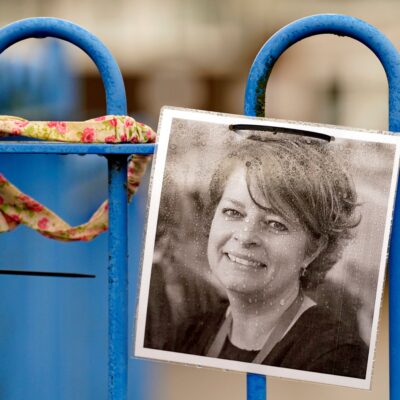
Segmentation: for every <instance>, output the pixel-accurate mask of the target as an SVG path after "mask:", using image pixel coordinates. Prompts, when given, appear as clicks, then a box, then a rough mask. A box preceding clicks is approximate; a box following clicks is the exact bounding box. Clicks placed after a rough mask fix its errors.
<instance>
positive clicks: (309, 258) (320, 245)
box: [304, 235, 328, 269]
mask: <svg viewBox="0 0 400 400" xmlns="http://www.w3.org/2000/svg"><path fill="white" fill-rule="evenodd" d="M327 245H328V238H327V236H325V235H323V236H321V237H320V238H319V239H318V240H317V247H316V248H315V245H314V246H313V247H314V248H313V251H311V252H310V254H308V255H306V258H305V260H304V269H306V268H307V267H308V266H309V265H310V264H311V263H312V262H313V261H314V260H315V259H316V258H317V257H318V256H319V255H320V254H321V252H322V251H324V250H325V249H326V246H327ZM310 247H311V246H310Z"/></svg>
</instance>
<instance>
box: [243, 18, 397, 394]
mask: <svg viewBox="0 0 400 400" xmlns="http://www.w3.org/2000/svg"><path fill="white" fill-rule="evenodd" d="M323 33H331V34H335V35H339V36H349V37H351V38H353V39H356V40H358V41H360V42H361V43H363V44H365V45H366V46H367V47H368V48H369V49H371V50H372V51H373V52H374V53H375V55H376V56H377V57H378V58H379V60H380V62H381V63H382V65H383V68H384V69H385V72H386V76H387V80H388V83H389V129H390V130H391V131H393V132H399V131H400V54H399V53H398V52H397V50H396V48H395V47H394V46H393V44H392V43H391V42H390V40H389V39H388V38H387V37H386V36H385V35H383V34H382V33H381V32H380V31H379V30H377V29H376V28H374V27H373V26H371V25H369V24H367V23H366V22H364V21H361V20H359V19H356V18H353V17H350V16H347V15H336V14H321V15H313V16H310V17H306V18H303V19H300V20H298V21H295V22H293V23H291V24H289V25H287V26H286V27H284V28H282V29H281V30H280V31H278V32H277V33H276V34H275V35H273V36H272V37H271V38H270V39H269V40H268V41H267V42H266V43H265V45H264V46H263V47H262V48H261V50H260V52H259V53H258V55H257V57H256V58H255V60H254V62H253V65H252V67H251V70H250V73H249V76H248V81H247V88H246V95H245V107H244V112H245V114H246V115H252V116H264V114H265V93H266V86H267V82H268V78H269V76H270V73H271V70H272V68H273V66H274V64H275V62H276V61H277V59H278V58H279V57H280V55H281V54H282V53H283V52H284V51H285V50H286V49H288V48H289V47H290V46H292V45H293V44H295V43H297V42H298V41H300V40H302V39H304V38H307V37H310V36H314V35H319V34H323ZM399 236H400V196H399V191H398V192H397V196H396V205H395V214H394V220H393V231H392V237H391V244H390V259H389V261H390V268H389V305H390V310H389V320H390V332H389V333H390V396H391V399H396V400H397V399H400V381H399V379H398V377H399V376H400V307H399V306H400V287H399V284H400V270H399V267H398V266H399V264H400V249H399V246H396V245H395V244H396V243H398V242H399V240H400V237H399ZM247 382H248V392H247V398H248V400H259V399H261V398H265V396H266V379H265V378H264V377H261V376H257V375H250V374H249V375H248V378H247ZM262 383H263V384H262Z"/></svg>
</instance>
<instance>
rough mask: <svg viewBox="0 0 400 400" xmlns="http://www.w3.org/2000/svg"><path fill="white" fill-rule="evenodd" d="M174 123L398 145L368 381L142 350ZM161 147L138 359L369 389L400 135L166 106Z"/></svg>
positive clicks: (145, 259)
mask: <svg viewBox="0 0 400 400" xmlns="http://www.w3.org/2000/svg"><path fill="white" fill-rule="evenodd" d="M174 119H183V120H191V121H199V122H208V123H215V124H218V125H227V126H228V125H234V124H244V123H248V124H251V123H253V124H255V123H256V124H257V125H267V126H276V127H284V128H292V129H300V130H303V131H307V129H309V130H310V131H312V132H318V133H321V134H325V135H329V136H334V137H336V138H342V139H349V140H355V141H365V142H378V143H390V144H394V145H395V156H394V160H393V172H392V177H391V183H390V191H389V199H388V208H387V214H386V220H385V231H384V237H383V245H382V251H381V257H380V266H379V274H378V282H377V289H376V298H375V309H374V316H373V320H372V333H371V340H370V347H369V355H368V364H367V370H366V378H365V379H358V378H351V377H344V376H338V375H329V374H324V373H317V372H309V371H302V370H295V369H289V368H283V367H273V366H268V365H260V364H251V363H247V362H240V361H234V360H224V359H219V358H211V357H206V356H198V355H191V354H184V353H178V352H170V351H165V350H157V349H151V348H146V347H144V340H145V327H146V318H147V309H148V301H149V289H150V278H151V272H152V262H153V253H154V246H155V238H156V228H157V220H158V213H159V205H160V199H161V189H162V184H163V178H164V171H165V163H166V158H167V152H168V143H169V138H170V132H171V127H172V122H173V120H174ZM158 134H159V142H158V145H157V148H156V152H155V161H154V162H155V165H154V166H153V176H152V184H151V197H150V202H149V213H148V220H147V230H146V235H145V241H144V243H145V245H144V251H143V257H142V270H141V279H140V294H139V300H138V305H137V310H136V334H135V338H134V339H135V340H134V356H135V357H142V358H149V359H153V360H159V361H168V362H176V363H183V364H191V365H195V366H204V367H213V368H219V369H224V370H232V371H238V372H247V373H256V374H263V375H268V376H274V377H281V378H289V379H299V380H303V381H311V382H318V383H326V384H334V385H340V386H346V387H353V388H359V389H370V386H371V377H372V367H373V361H374V355H375V347H376V336H377V330H378V319H379V311H380V307H381V301H382V297H383V289H384V279H385V269H386V268H385V267H386V262H387V255H388V251H389V239H390V232H391V225H392V215H393V211H394V200H395V193H396V186H397V179H398V170H399V158H400V136H399V137H396V135H392V134H389V133H387V132H386V133H385V132H377V131H368V130H359V129H352V128H345V127H337V126H333V125H332V126H327V125H320V124H312V123H304V122H294V121H286V120H276V119H268V118H256V117H248V116H241V115H232V114H222V113H216V112H208V111H199V110H190V109H183V108H176V107H163V109H162V110H161V114H160V122H159V129H158Z"/></svg>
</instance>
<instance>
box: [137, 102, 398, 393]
mask: <svg viewBox="0 0 400 400" xmlns="http://www.w3.org/2000/svg"><path fill="white" fill-rule="evenodd" d="M158 133H159V141H158V147H157V151H156V155H155V159H154V161H153V171H152V178H151V189H150V190H151V194H150V201H149V205H148V221H147V230H146V235H145V242H144V252H143V257H142V275H141V282H140V296H139V301H138V307H137V312H136V335H135V343H134V351H133V353H134V355H135V356H137V357H144V358H149V359H153V360H160V361H169V362H177V363H184V364H191V365H196V366H206V367H213V368H221V369H225V370H232V371H241V372H250V373H259V374H264V375H270V376H276V377H283V378H290V379H301V380H306V381H313V382H319V383H328V384H337V385H342V386H348V387H355V388H360V389H369V388H370V383H371V374H372V369H373V360H374V351H375V344H376V337H377V333H378V323H379V311H380V306H381V300H382V293H383V288H384V281H385V269H386V262H387V252H388V245H389V239H390V229H391V220H392V212H393V206H394V197H395V191H396V185H397V177H398V176H397V175H398V164H399V145H398V143H399V139H397V138H396V137H395V136H393V135H390V134H388V133H383V132H373V131H365V130H355V129H350V128H342V127H333V126H327V125H325V126H324V125H319V124H310V123H300V122H290V121H280V120H272V119H265V118H254V117H244V116H238V115H229V114H218V113H211V112H204V111H194V110H185V109H178V108H172V107H165V108H163V110H162V113H161V117H160V124H159V130H158Z"/></svg>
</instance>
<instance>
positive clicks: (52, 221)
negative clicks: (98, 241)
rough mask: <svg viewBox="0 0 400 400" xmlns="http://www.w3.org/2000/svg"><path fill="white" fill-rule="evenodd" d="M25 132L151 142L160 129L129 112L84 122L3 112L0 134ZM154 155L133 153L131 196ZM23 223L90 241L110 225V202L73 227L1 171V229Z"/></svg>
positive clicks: (57, 137) (56, 236)
mask: <svg viewBox="0 0 400 400" xmlns="http://www.w3.org/2000/svg"><path fill="white" fill-rule="evenodd" d="M16 134H18V135H24V136H27V137H31V138H37V139H45V140H54V141H63V142H84V143H104V142H105V143H121V142H123V143H126V142H128V143H148V142H155V140H156V133H155V132H154V131H153V130H152V129H151V128H150V127H148V126H146V125H144V124H142V123H140V122H136V121H135V120H134V119H133V118H131V117H128V116H114V115H106V116H102V117H98V118H94V119H91V120H88V121H83V122H63V121H50V122H42V121H27V120H24V119H21V118H17V117H6V116H0V137H5V136H12V135H16ZM150 159H151V156H144V155H133V156H132V157H131V159H130V162H129V165H128V195H129V199H130V198H131V197H132V196H133V194H134V193H135V192H136V190H137V188H138V186H139V183H140V179H141V177H142V176H143V174H144V172H145V169H146V166H147V164H148V162H149V160H150ZM19 224H24V225H26V226H29V227H30V228H32V229H35V230H36V231H38V232H39V233H40V234H42V235H43V236H45V237H48V238H51V239H56V240H61V241H68V242H69V241H78V240H80V241H88V240H92V239H93V238H95V237H96V236H98V235H99V234H100V233H102V232H104V231H106V230H107V229H108V202H107V201H105V202H104V203H103V204H102V205H101V206H100V207H99V209H98V210H97V211H96V212H95V213H94V214H93V216H92V217H91V218H90V220H89V221H88V222H87V223H85V224H82V225H79V226H75V227H72V226H70V225H68V224H67V223H66V222H65V221H63V220H62V219H61V218H60V217H59V216H57V215H56V214H55V213H53V212H52V211H51V210H49V209H47V208H46V207H44V206H43V205H42V204H40V203H39V202H37V201H36V200H35V199H33V198H31V197H30V196H28V195H26V194H24V193H22V192H21V191H20V190H19V189H18V188H17V187H15V186H14V185H12V184H11V183H10V182H9V181H8V180H7V179H6V178H5V177H4V176H3V175H2V174H1V173H0V233H2V232H7V231H10V230H12V229H14V228H16V227H17V226H18V225H19Z"/></svg>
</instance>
